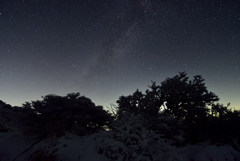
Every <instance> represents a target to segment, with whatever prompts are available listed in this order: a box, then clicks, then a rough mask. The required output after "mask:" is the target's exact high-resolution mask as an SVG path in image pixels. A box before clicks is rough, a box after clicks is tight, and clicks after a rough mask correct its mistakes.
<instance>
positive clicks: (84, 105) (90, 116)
mask: <svg viewBox="0 0 240 161" xmlns="http://www.w3.org/2000/svg"><path fill="white" fill-rule="evenodd" d="M42 98H43V100H37V101H32V102H31V103H29V102H26V103H25V104H23V109H27V110H30V111H32V113H31V114H30V115H29V118H30V119H29V120H28V121H27V122H28V123H30V124H31V123H32V124H33V126H32V127H37V128H38V129H43V130H44V131H45V133H46V134H47V135H48V136H51V135H56V136H61V135H63V134H64V133H65V132H74V133H76V134H79V135H86V134H90V133H93V132H95V131H96V130H97V129H101V128H103V126H104V125H106V124H107V122H111V120H112V117H111V115H110V114H109V113H108V112H106V111H105V110H103V107H102V106H95V104H94V103H93V102H92V101H91V100H90V99H89V98H87V97H85V96H80V94H79V93H70V94H67V96H57V95H53V94H51V95H46V96H44V97H42Z"/></svg>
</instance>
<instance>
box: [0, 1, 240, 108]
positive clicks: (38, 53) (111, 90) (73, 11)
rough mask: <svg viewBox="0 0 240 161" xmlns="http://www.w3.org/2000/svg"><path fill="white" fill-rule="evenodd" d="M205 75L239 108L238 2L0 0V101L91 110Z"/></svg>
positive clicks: (212, 87) (211, 88)
mask: <svg viewBox="0 0 240 161" xmlns="http://www.w3.org/2000/svg"><path fill="white" fill-rule="evenodd" d="M183 71H186V72H187V74H188V76H189V77H190V78H191V79H192V78H193V76H194V75H202V76H203V78H204V79H205V83H206V86H207V88H208V90H209V91H212V92H214V93H215V94H216V95H218V96H219V97H220V103H223V104H226V103H228V102H230V103H231V107H234V108H236V109H240V0H0V100H2V101H4V102H6V103H8V104H11V105H18V106H20V105H21V104H22V103H24V102H25V101H31V100H33V101H35V100H39V99H41V96H45V95H48V94H57V95H62V96H63V95H66V94H68V93H72V92H80V94H81V95H85V96H86V97H88V98H90V99H91V100H92V101H93V102H94V103H95V104H97V105H103V106H104V107H106V106H109V105H110V103H114V104H116V103H115V102H116V100H117V99H118V98H119V96H121V95H129V94H132V93H133V92H134V91H135V90H136V89H139V90H140V91H145V90H146V89H147V88H148V85H151V80H153V81H156V82H157V84H160V83H161V82H162V81H164V80H165V79H166V77H173V76H175V75H177V74H178V72H183Z"/></svg>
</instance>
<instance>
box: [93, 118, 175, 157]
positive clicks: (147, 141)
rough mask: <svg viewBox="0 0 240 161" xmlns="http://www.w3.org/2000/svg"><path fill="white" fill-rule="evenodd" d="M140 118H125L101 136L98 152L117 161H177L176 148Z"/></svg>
mask: <svg viewBox="0 0 240 161" xmlns="http://www.w3.org/2000/svg"><path fill="white" fill-rule="evenodd" d="M142 119H143V118H142V117H140V116H124V117H123V118H122V119H120V120H118V121H116V122H115V124H114V127H113V129H112V130H111V131H108V132H102V133H101V134H100V135H99V138H98V143H97V150H98V153H100V154H103V155H105V156H107V157H109V158H110V159H113V160H116V161H158V160H166V161H167V160H176V158H175V152H176V151H175V148H174V147H173V146H171V145H170V143H169V142H168V140H166V139H163V138H162V137H161V136H160V135H159V134H155V133H154V132H151V131H150V130H149V129H148V127H147V125H146V124H145V123H144V121H143V120H142Z"/></svg>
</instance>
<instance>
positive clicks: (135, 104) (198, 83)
mask: <svg viewBox="0 0 240 161" xmlns="http://www.w3.org/2000/svg"><path fill="white" fill-rule="evenodd" d="M149 88H150V89H148V90H146V91H145V93H144V94H143V93H142V92H140V91H139V90H136V92H134V93H133V94H132V95H129V96H121V97H120V98H119V99H118V100H117V103H118V115H119V117H121V115H122V114H123V113H130V114H131V115H138V114H143V115H151V116H153V115H157V114H158V113H159V111H160V110H163V109H165V110H168V111H170V112H171V113H172V114H173V115H174V116H175V117H177V118H178V119H195V118H199V117H205V116H206V115H207V112H208V111H209V109H208V108H207V107H208V106H209V105H212V104H213V103H214V102H216V101H218V100H219V98H218V96H216V95H215V94H214V93H212V92H209V91H208V90H207V87H206V86H205V83H204V79H203V78H202V76H200V75H197V76H194V78H193V80H189V77H187V74H186V73H185V72H180V73H179V75H176V76H174V77H172V78H166V80H165V81H163V82H162V83H161V84H160V85H156V82H152V85H151V86H149Z"/></svg>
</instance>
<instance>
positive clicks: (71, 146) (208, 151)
mask: <svg viewBox="0 0 240 161" xmlns="http://www.w3.org/2000/svg"><path fill="white" fill-rule="evenodd" d="M96 136H97V135H90V136H85V137H80V136H76V135H72V134H67V135H65V136H63V137H61V138H58V139H57V138H51V139H47V140H42V141H41V142H39V143H36V144H35V145H34V146H33V148H31V149H30V150H28V151H27V152H25V153H23V154H22V155H21V156H19V154H21V153H22V152H23V151H25V150H26V149H28V148H29V147H30V146H31V144H32V143H33V142H34V140H31V139H29V138H26V137H23V136H21V135H14V134H10V133H0V160H1V161H13V160H14V159H16V157H17V156H19V157H18V158H17V159H16V161H26V160H34V158H36V157H38V158H39V157H40V156H41V157H43V156H46V157H45V159H44V158H43V160H46V161H47V160H53V159H55V160H62V161H77V160H79V161H110V159H108V158H107V157H105V156H103V155H100V154H98V153H97V151H96V142H97V141H96ZM39 150H40V151H39ZM178 151H179V154H178V156H177V158H178V160H179V161H240V153H239V152H237V151H236V150H234V149H233V148H232V147H230V146H228V145H223V146H216V145H190V146H186V147H183V148H179V149H178ZM47 156H48V157H47ZM50 156H51V157H50ZM29 158H32V159H29ZM159 160H161V158H159Z"/></svg>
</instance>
